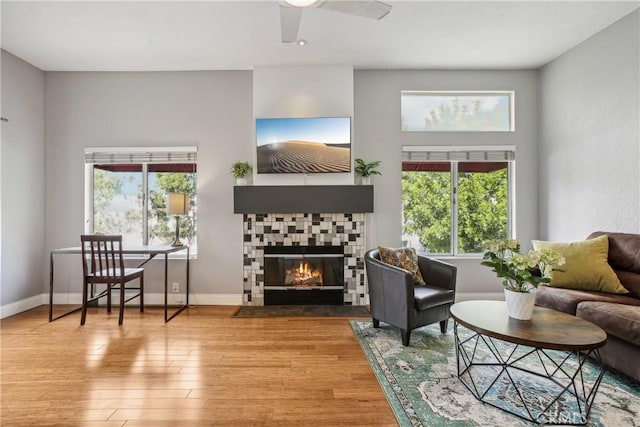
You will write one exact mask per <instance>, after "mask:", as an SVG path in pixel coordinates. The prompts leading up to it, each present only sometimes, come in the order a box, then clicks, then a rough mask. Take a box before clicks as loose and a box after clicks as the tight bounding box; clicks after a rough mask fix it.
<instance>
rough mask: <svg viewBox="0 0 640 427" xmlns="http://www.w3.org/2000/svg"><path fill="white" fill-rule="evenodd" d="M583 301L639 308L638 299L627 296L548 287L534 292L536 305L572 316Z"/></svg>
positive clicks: (639, 300)
mask: <svg viewBox="0 0 640 427" xmlns="http://www.w3.org/2000/svg"><path fill="white" fill-rule="evenodd" d="M583 301H599V302H608V303H617V304H627V305H631V306H636V307H640V299H638V298H633V297H630V296H627V295H618V294H608V293H604V292H589V291H580V290H577V289H562V288H551V287H549V286H540V287H539V288H538V291H537V292H536V305H539V306H542V307H547V308H551V309H553V310H557V311H562V312H565V313H569V314H573V315H575V314H576V310H577V307H578V304H580V303H581V302H583Z"/></svg>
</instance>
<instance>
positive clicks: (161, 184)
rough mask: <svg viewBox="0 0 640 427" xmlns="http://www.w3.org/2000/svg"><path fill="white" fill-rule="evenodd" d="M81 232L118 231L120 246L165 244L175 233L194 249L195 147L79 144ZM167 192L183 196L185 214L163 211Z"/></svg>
mask: <svg viewBox="0 0 640 427" xmlns="http://www.w3.org/2000/svg"><path fill="white" fill-rule="evenodd" d="M84 157H85V165H86V166H85V170H86V175H85V176H86V180H85V182H86V191H85V195H86V196H85V199H86V203H85V214H86V224H87V227H86V231H87V232H89V233H105V234H121V235H122V236H123V243H124V244H125V245H132V246H137V245H166V244H171V243H172V242H174V240H175V239H176V235H175V233H176V223H177V222H179V225H180V226H179V233H180V235H179V236H178V237H179V238H180V240H181V242H182V243H184V244H189V245H190V246H191V253H192V254H196V253H197V233H196V207H197V194H196V178H197V147H114V148H112V147H109V148H95V147H88V148H86V149H85V156H84ZM169 193H179V194H185V195H187V196H189V207H188V209H187V211H188V212H187V213H186V214H185V215H173V216H170V215H167V205H166V199H167V195H168V194H169Z"/></svg>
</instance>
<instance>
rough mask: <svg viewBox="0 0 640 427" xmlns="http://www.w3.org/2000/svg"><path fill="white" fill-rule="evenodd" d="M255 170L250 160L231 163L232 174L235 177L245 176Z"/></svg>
mask: <svg viewBox="0 0 640 427" xmlns="http://www.w3.org/2000/svg"><path fill="white" fill-rule="evenodd" d="M251 171H253V168H252V167H251V165H250V164H249V162H235V163H234V164H233V165H231V174H232V175H233V177H234V178H244V177H245V176H247V175H249V174H250V173H251Z"/></svg>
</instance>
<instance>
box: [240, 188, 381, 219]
mask: <svg viewBox="0 0 640 427" xmlns="http://www.w3.org/2000/svg"><path fill="white" fill-rule="evenodd" d="M366 212H373V186H372V185H246V186H235V187H233V213H242V214H245V213H366Z"/></svg>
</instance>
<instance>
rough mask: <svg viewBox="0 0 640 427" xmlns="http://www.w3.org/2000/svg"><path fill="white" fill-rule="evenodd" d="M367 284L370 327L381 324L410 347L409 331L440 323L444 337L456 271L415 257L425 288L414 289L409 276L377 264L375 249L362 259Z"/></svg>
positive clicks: (442, 264)
mask: <svg viewBox="0 0 640 427" xmlns="http://www.w3.org/2000/svg"><path fill="white" fill-rule="evenodd" d="M364 261H365V265H366V268H367V280H368V283H369V298H370V310H371V316H372V318H373V327H374V328H378V327H379V326H380V321H382V322H385V323H388V324H389V325H392V326H395V327H397V328H400V335H401V337H402V344H403V345H405V346H408V345H409V339H410V335H411V330H413V329H415V328H419V327H421V326H425V325H429V324H431V323H435V322H440V330H441V331H442V333H445V332H446V330H447V323H448V320H449V316H450V315H449V307H451V305H452V304H453V302H454V299H455V292H456V274H457V267H456V266H454V265H450V264H447V263H445V262H442V261H439V260H436V259H431V258H427V257H424V256H420V255H418V267H419V268H420V272H421V273H422V276H423V277H424V280H425V282H426V284H427V286H421V285H414V283H413V277H412V276H411V274H410V273H409V272H408V271H407V270H404V269H402V268H398V267H394V266H392V265H389V264H386V263H384V262H382V261H381V260H380V254H379V252H378V249H371V250H369V251H368V252H367V253H366V254H365V256H364Z"/></svg>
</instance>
